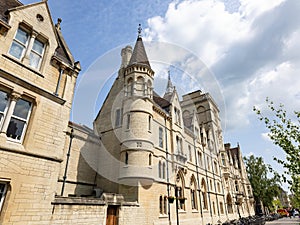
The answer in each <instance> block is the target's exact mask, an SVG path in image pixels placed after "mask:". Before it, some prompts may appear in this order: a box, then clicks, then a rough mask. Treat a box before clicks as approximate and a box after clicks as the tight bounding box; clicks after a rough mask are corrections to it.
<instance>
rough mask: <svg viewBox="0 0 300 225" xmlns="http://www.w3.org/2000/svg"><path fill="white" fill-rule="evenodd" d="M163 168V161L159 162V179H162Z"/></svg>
mask: <svg viewBox="0 0 300 225" xmlns="http://www.w3.org/2000/svg"><path fill="white" fill-rule="evenodd" d="M161 170H162V166H161V161H159V162H158V177H159V178H162V171H161Z"/></svg>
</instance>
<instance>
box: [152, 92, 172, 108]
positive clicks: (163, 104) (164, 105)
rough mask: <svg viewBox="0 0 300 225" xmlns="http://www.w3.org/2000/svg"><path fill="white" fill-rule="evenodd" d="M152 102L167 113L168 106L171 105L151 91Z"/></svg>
mask: <svg viewBox="0 0 300 225" xmlns="http://www.w3.org/2000/svg"><path fill="white" fill-rule="evenodd" d="M153 101H154V102H155V103H156V104H157V105H159V106H160V107H161V108H162V109H164V110H165V111H167V112H169V106H170V105H171V103H170V102H169V101H168V100H166V99H164V98H161V97H160V96H159V95H158V94H157V93H156V92H155V91H153Z"/></svg>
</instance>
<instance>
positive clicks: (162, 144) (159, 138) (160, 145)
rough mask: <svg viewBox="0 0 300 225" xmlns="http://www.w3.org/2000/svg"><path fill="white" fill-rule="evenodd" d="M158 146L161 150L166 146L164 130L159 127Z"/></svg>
mask: <svg viewBox="0 0 300 225" xmlns="http://www.w3.org/2000/svg"><path fill="white" fill-rule="evenodd" d="M158 142H159V143H158V145H159V147H160V148H163V146H164V130H163V128H162V127H159V129H158Z"/></svg>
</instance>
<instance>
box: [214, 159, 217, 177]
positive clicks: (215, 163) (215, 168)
mask: <svg viewBox="0 0 300 225" xmlns="http://www.w3.org/2000/svg"><path fill="white" fill-rule="evenodd" d="M214 172H215V173H216V174H218V164H217V162H216V161H214Z"/></svg>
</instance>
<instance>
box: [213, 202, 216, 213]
mask: <svg viewBox="0 0 300 225" xmlns="http://www.w3.org/2000/svg"><path fill="white" fill-rule="evenodd" d="M213 213H214V215H216V206H215V202H213Z"/></svg>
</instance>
